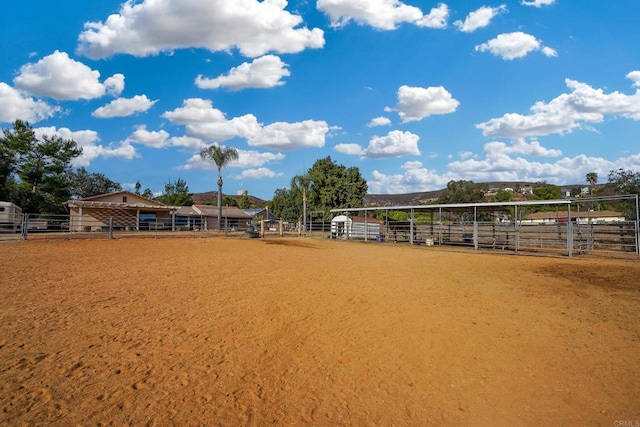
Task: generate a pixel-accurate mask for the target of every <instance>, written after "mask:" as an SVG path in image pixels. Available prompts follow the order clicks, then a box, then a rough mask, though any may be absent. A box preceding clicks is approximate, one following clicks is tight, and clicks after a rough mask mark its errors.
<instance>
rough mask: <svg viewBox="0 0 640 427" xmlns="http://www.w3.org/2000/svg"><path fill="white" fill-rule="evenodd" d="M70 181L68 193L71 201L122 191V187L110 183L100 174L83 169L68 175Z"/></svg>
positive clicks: (115, 183) (112, 182)
mask: <svg viewBox="0 0 640 427" xmlns="http://www.w3.org/2000/svg"><path fill="white" fill-rule="evenodd" d="M69 179H70V181H71V186H70V191H71V198H72V199H84V198H85V197H91V196H96V195H98V194H105V193H112V192H114V191H122V186H121V185H120V184H118V183H117V182H114V181H111V180H110V179H109V178H107V177H106V176H104V175H102V174H100V173H90V172H87V170H86V169H85V168H84V167H80V168H78V170H77V171H75V172H73V171H72V172H70V173H69Z"/></svg>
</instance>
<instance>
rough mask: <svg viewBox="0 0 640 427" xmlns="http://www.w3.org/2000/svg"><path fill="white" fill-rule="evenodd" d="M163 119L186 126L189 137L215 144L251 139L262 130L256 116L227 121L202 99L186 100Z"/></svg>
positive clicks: (247, 115)
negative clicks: (236, 139)
mask: <svg viewBox="0 0 640 427" xmlns="http://www.w3.org/2000/svg"><path fill="white" fill-rule="evenodd" d="M162 117H164V118H165V119H168V120H169V121H170V122H172V123H175V124H179V125H184V126H186V129H187V136H189V137H194V138H200V139H202V140H205V141H209V142H214V143H218V142H222V141H226V140H228V139H231V138H234V137H241V138H249V137H251V136H253V135H256V134H258V133H259V132H260V129H261V125H260V124H259V123H258V119H257V118H256V117H255V116H254V115H252V114H246V115H244V116H241V117H234V118H232V119H231V120H227V118H226V116H225V114H224V113H223V112H222V111H220V110H218V109H217V108H213V103H212V102H211V101H210V100H208V99H201V98H190V99H186V100H185V101H184V102H183V106H182V107H180V108H176V109H175V110H173V111H166V112H165V113H164V114H162Z"/></svg>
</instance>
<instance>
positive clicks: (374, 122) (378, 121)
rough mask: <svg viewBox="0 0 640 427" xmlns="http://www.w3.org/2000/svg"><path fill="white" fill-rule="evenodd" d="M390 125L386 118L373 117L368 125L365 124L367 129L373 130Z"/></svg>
mask: <svg viewBox="0 0 640 427" xmlns="http://www.w3.org/2000/svg"><path fill="white" fill-rule="evenodd" d="M390 124H391V120H390V119H389V118H388V117H384V116H380V117H374V118H373V119H371V121H370V122H369V123H367V127H369V128H373V127H377V126H388V125H390Z"/></svg>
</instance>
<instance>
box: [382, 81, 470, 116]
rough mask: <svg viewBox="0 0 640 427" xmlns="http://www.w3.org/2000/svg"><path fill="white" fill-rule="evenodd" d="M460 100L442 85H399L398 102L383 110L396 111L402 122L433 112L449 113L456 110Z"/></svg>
mask: <svg viewBox="0 0 640 427" xmlns="http://www.w3.org/2000/svg"><path fill="white" fill-rule="evenodd" d="M458 105H460V102H459V101H458V100H456V99H454V98H453V96H451V93H449V91H447V90H446V89H445V88H444V87H442V86H436V87H428V88H422V87H411V86H406V85H404V86H400V88H399V89H398V103H397V104H396V106H395V107H393V108H391V107H386V108H385V111H397V112H398V115H399V116H400V118H401V119H402V121H403V122H405V123H406V122H413V121H417V120H422V119H424V118H425V117H429V116H431V115H434V114H449V113H453V112H454V111H456V109H457V108H458Z"/></svg>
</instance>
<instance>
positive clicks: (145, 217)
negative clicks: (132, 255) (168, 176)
mask: <svg viewBox="0 0 640 427" xmlns="http://www.w3.org/2000/svg"><path fill="white" fill-rule="evenodd" d="M64 205H65V207H66V208H67V210H68V211H69V229H70V230H71V231H101V230H106V229H109V227H112V228H113V229H114V230H150V229H169V230H170V229H172V212H173V211H174V210H175V209H176V207H175V206H169V205H166V204H164V203H160V202H158V201H156V200H152V199H148V198H146V197H142V196H141V195H139V194H135V193H132V192H130V191H119V192H116V193H107V194H99V195H97V196H91V197H85V198H84V199H78V200H69V201H67V202H64Z"/></svg>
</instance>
